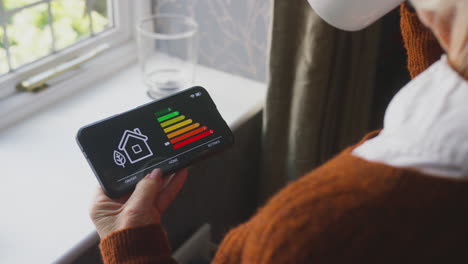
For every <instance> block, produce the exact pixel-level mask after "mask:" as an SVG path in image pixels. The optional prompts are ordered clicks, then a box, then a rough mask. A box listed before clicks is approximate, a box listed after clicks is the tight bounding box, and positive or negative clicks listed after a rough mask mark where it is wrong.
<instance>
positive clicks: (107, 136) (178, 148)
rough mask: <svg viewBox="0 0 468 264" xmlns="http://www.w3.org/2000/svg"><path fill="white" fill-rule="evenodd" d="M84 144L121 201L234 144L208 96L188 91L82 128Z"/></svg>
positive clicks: (103, 182) (94, 166)
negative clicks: (154, 174)
mask: <svg viewBox="0 0 468 264" xmlns="http://www.w3.org/2000/svg"><path fill="white" fill-rule="evenodd" d="M77 141H78V144H79V145H80V147H81V149H82V151H83V153H84V154H85V156H86V158H87V159H88V162H89V164H90V165H91V167H92V169H93V171H94V173H95V174H96V176H97V178H98V180H99V181H100V183H101V185H102V186H103V188H104V190H105V191H106V193H107V194H108V195H109V196H111V197H112V196H113V197H116V196H120V195H121V194H124V193H126V192H128V191H130V190H131V189H133V187H134V186H135V185H136V183H137V182H138V181H139V180H140V179H142V178H143V177H144V176H145V175H146V174H148V173H149V172H151V171H152V170H153V169H155V168H161V170H162V171H163V173H164V174H167V173H170V172H174V171H176V170H177V169H180V168H182V167H185V166H187V165H188V164H190V163H191V161H193V160H195V159H197V158H201V157H203V156H205V155H207V154H208V153H209V152H212V151H214V150H216V149H220V148H224V147H226V146H228V145H231V144H232V143H233V135H232V132H231V130H230V129H229V127H228V126H227V124H226V122H225V121H224V120H223V118H222V117H221V115H220V114H219V112H218V110H217V108H216V105H215V104H214V103H213V101H212V100H211V98H210V96H209V94H208V92H207V91H206V90H205V89H203V88H201V87H194V88H190V89H187V90H185V91H183V92H181V93H178V94H176V95H173V96H170V97H167V98H165V99H162V100H159V101H155V102H152V103H149V104H146V105H143V106H141V107H138V108H136V109H134V110H130V111H128V112H125V113H122V114H119V115H116V116H114V117H111V118H108V119H105V120H102V121H99V122H96V123H94V124H91V125H88V126H85V127H83V128H82V129H80V131H79V132H78V136H77Z"/></svg>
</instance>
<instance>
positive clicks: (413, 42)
mask: <svg viewBox="0 0 468 264" xmlns="http://www.w3.org/2000/svg"><path fill="white" fill-rule="evenodd" d="M400 16H401V20H400V26H401V34H402V36H403V41H404V44H405V48H406V51H407V53H408V71H409V73H410V75H411V78H414V77H416V76H417V75H418V74H420V73H421V72H423V71H424V70H426V69H427V68H428V67H429V66H431V64H432V63H434V62H436V61H437V60H439V59H440V57H441V56H442V54H443V53H444V52H443V50H442V48H441V47H440V45H439V42H438V41H437V39H436V37H435V36H434V34H433V33H432V32H431V31H430V30H429V29H428V28H426V27H425V26H424V25H423V24H422V23H421V21H420V20H419V18H418V15H417V14H416V13H415V12H413V11H411V10H409V8H408V5H407V4H406V3H403V4H401V6H400Z"/></svg>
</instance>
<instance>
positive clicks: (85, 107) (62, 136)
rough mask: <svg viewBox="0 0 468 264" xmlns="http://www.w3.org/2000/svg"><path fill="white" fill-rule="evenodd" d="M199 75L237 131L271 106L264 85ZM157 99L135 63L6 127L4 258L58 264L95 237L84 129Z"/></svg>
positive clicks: (0, 140)
mask: <svg viewBox="0 0 468 264" xmlns="http://www.w3.org/2000/svg"><path fill="white" fill-rule="evenodd" d="M196 76H197V78H196V79H197V80H196V82H195V84H196V85H200V86H203V87H205V88H206V89H207V90H208V91H209V93H210V95H211V96H212V98H213V100H214V102H215V103H216V105H217V106H218V109H219V111H220V113H221V115H222V116H223V117H224V119H225V120H226V122H227V123H228V124H229V125H230V127H231V128H232V129H236V128H237V127H238V126H239V125H240V124H242V123H243V122H245V121H246V120H248V119H249V118H250V117H252V116H253V115H255V114H256V113H258V111H260V110H261V109H262V107H263V103H264V100H265V95H266V87H265V84H263V83H259V82H255V81H252V80H248V79H245V78H242V77H238V76H234V75H231V74H227V73H224V72H220V71H217V70H213V69H209V68H206V67H202V66H199V67H198V68H197V73H196ZM149 101H150V98H149V97H148V96H147V95H146V87H145V86H144V85H143V83H142V81H141V77H140V71H139V68H138V67H137V65H131V66H129V67H128V68H127V69H125V70H123V71H120V72H117V73H115V74H114V75H113V77H112V78H109V79H106V80H104V81H101V82H99V83H97V84H95V85H93V86H91V87H89V88H86V89H85V90H81V91H80V92H77V93H75V94H72V95H71V96H68V97H66V98H65V99H62V101H61V102H59V103H56V104H54V105H52V106H50V107H48V108H46V109H44V110H43V111H41V112H39V113H36V114H35V115H34V116H31V117H30V118H28V119H26V120H23V121H22V122H20V123H18V124H16V125H14V126H13V127H10V128H8V129H6V130H3V131H0V145H1V148H0V160H1V161H2V186H7V188H4V190H3V191H2V192H0V199H1V200H2V201H4V203H3V207H2V210H3V213H4V215H5V217H4V218H3V221H2V226H1V227H0V237H1V238H2V239H1V244H2V247H0V262H1V263H30V262H34V263H35V262H40V263H50V262H54V261H57V260H58V259H59V258H60V257H61V256H64V254H68V256H69V257H70V256H71V255H73V254H74V253H73V252H77V251H79V250H80V248H83V247H86V246H87V243H92V242H95V239H97V237H96V235H95V233H94V226H93V224H92V223H91V221H90V220H89V216H88V210H89V205H90V202H91V199H92V197H93V193H94V191H95V187H96V186H97V184H98V183H97V181H96V179H95V177H94V174H93V172H92V171H91V169H90V168H89V166H88V164H87V162H86V160H85V159H84V158H83V155H82V154H81V152H80V150H79V148H78V146H77V145H76V142H75V135H76V132H77V130H78V129H79V128H80V127H81V126H83V125H86V124H88V123H91V122H94V121H97V120H100V119H102V118H105V117H108V116H111V115H114V114H116V113H120V112H123V111H126V110H129V109H132V108H134V107H136V106H138V105H141V104H144V103H147V102H149ZM85 238H87V239H85ZM80 241H81V243H80ZM77 245H78V247H77ZM72 249H73V250H72ZM62 260H64V259H62Z"/></svg>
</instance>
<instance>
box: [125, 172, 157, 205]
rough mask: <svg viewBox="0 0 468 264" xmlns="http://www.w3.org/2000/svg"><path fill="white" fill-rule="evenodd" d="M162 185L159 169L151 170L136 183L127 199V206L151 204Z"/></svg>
mask: <svg viewBox="0 0 468 264" xmlns="http://www.w3.org/2000/svg"><path fill="white" fill-rule="evenodd" d="M162 185H163V181H162V173H161V170H160V169H155V170H153V171H152V172H151V173H150V174H148V175H146V177H145V178H143V179H142V180H141V181H140V182H139V183H138V184H137V185H136V187H135V191H133V193H132V195H131V196H130V198H129V199H128V201H127V206H128V207H129V208H135V209H138V208H148V207H151V206H153V204H154V200H155V199H156V196H157V195H158V193H159V192H160V191H161V188H162Z"/></svg>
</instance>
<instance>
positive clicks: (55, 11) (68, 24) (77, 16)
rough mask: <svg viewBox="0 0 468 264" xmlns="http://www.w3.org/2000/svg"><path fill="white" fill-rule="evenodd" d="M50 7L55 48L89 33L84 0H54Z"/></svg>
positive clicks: (63, 46)
mask: <svg viewBox="0 0 468 264" xmlns="http://www.w3.org/2000/svg"><path fill="white" fill-rule="evenodd" d="M51 9H52V16H53V18H54V32H55V40H56V43H55V47H56V49H57V50H59V49H63V48H65V47H67V46H70V45H71V44H73V43H75V42H77V41H78V40H80V39H83V38H86V37H89V36H90V35H91V32H90V20H89V16H88V12H86V1H85V0H73V1H70V0H54V1H52V3H51Z"/></svg>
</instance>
